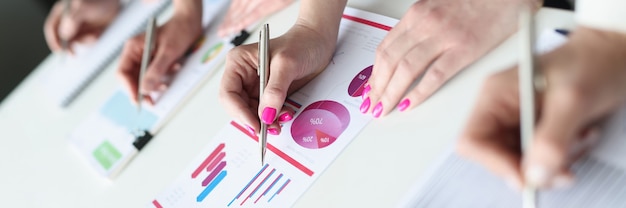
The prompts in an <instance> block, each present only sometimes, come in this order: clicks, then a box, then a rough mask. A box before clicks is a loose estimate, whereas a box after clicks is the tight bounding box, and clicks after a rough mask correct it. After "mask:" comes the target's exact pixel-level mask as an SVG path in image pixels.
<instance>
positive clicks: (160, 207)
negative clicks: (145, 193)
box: [152, 199, 163, 208]
mask: <svg viewBox="0 0 626 208" xmlns="http://www.w3.org/2000/svg"><path fill="white" fill-rule="evenodd" d="M152 204H153V205H154V207H156V208H163V206H161V204H159V202H158V201H157V200H156V199H155V200H153V201H152Z"/></svg>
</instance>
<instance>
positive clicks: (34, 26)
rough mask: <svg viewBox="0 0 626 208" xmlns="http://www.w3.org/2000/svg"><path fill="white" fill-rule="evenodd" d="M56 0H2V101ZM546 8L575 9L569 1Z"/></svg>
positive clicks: (35, 59) (42, 51)
mask: <svg viewBox="0 0 626 208" xmlns="http://www.w3.org/2000/svg"><path fill="white" fill-rule="evenodd" d="M55 2H56V0H0V31H1V32H0V103H1V102H2V101H3V100H4V99H5V98H6V96H7V95H8V94H9V93H10V92H11V91H12V90H13V89H14V88H15V87H16V86H17V85H18V84H19V83H20V82H21V81H22V80H23V79H24V78H25V77H26V76H27V75H28V74H29V73H30V72H31V71H32V70H33V69H35V67H37V65H39V63H40V62H41V61H42V60H43V59H44V58H45V57H46V56H47V55H48V54H49V53H50V50H49V49H48V47H47V45H46V41H45V39H44V35H43V24H44V22H45V19H46V16H47V15H48V11H50V8H51V7H52V5H53V4H54V3H55ZM544 5H545V6H546V7H553V8H561V9H570V10H571V9H572V6H571V5H572V4H571V3H570V2H569V0H545V3H544Z"/></svg>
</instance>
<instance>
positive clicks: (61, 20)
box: [44, 0, 121, 53]
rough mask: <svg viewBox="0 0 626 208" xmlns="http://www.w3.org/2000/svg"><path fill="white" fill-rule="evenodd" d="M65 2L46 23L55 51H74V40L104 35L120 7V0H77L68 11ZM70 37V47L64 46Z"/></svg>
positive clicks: (47, 38)
mask: <svg viewBox="0 0 626 208" xmlns="http://www.w3.org/2000/svg"><path fill="white" fill-rule="evenodd" d="M63 4H64V2H62V1H58V2H57V3H56V4H55V5H54V6H53V7H52V10H51V11H50V14H49V15H48V17H47V19H46V23H45V24H44V35H45V37H46V42H47V43H48V47H49V48H50V50H52V51H53V52H58V51H60V50H68V52H70V53H73V51H72V50H71V46H72V44H73V43H89V42H93V41H95V40H97V39H98V37H100V34H102V32H104V30H105V29H106V28H107V26H108V25H109V24H110V23H111V22H112V21H113V20H114V19H115V17H116V16H117V13H118V12H119V11H120V8H121V7H120V2H119V1H118V0H73V1H71V6H70V7H71V9H70V10H69V13H68V14H64V11H63V7H64V5H63ZM62 40H66V41H67V43H68V48H66V49H64V48H62V47H63V46H62V44H61V41H62Z"/></svg>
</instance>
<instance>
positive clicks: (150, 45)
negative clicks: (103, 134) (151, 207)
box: [137, 17, 156, 136]
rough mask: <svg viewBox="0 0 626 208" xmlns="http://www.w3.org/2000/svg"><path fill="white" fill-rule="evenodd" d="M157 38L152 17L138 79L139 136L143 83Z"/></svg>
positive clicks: (138, 132)
mask: <svg viewBox="0 0 626 208" xmlns="http://www.w3.org/2000/svg"><path fill="white" fill-rule="evenodd" d="M155 40H156V18H154V17H151V18H150V19H149V20H148V24H147V28H146V38H145V42H144V48H143V54H142V57H141V68H140V69H139V76H138V77H139V80H137V136H141V135H140V132H143V131H142V129H141V126H140V122H139V121H140V118H141V110H142V109H141V105H142V103H143V97H144V96H145V95H144V94H143V93H142V90H141V88H142V87H141V83H142V80H143V79H144V76H145V74H146V70H147V69H148V65H149V64H150V55H151V54H152V50H153V49H154V45H155Z"/></svg>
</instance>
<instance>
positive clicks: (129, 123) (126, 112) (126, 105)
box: [100, 91, 158, 132]
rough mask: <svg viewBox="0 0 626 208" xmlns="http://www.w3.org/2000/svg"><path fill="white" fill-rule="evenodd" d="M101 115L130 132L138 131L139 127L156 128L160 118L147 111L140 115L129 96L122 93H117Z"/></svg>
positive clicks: (144, 110) (101, 110)
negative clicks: (155, 125)
mask: <svg viewBox="0 0 626 208" xmlns="http://www.w3.org/2000/svg"><path fill="white" fill-rule="evenodd" d="M100 113H101V114H102V116H104V117H105V118H107V119H109V120H110V121H112V122H113V123H115V124H117V125H118V126H121V127H124V128H126V129H128V131H129V132H134V131H136V129H137V127H140V128H141V129H143V130H149V129H150V128H152V126H154V124H155V123H156V121H157V119H158V117H157V116H156V115H154V113H152V112H149V111H148V110H147V109H145V108H144V109H143V110H142V111H141V115H138V112H137V106H134V105H133V104H132V103H131V102H130V98H129V97H128V95H126V94H125V93H123V92H122V91H117V92H116V93H115V94H114V95H113V96H112V97H111V98H110V99H109V100H108V101H107V102H106V104H105V105H104V106H103V107H102V109H100Z"/></svg>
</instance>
